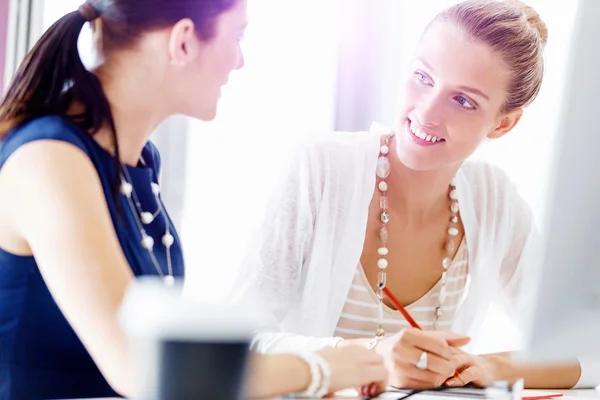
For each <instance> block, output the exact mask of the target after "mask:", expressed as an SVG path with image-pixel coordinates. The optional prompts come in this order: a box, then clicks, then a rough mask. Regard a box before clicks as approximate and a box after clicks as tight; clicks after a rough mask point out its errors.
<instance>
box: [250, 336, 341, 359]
mask: <svg viewBox="0 0 600 400" xmlns="http://www.w3.org/2000/svg"><path fill="white" fill-rule="evenodd" d="M338 341H339V339H337V338H332V337H328V338H315V337H311V336H303V335H297V334H291V333H282V332H267V331H263V332H258V333H257V334H256V335H255V337H254V340H253V341H252V346H251V347H252V350H254V351H256V352H257V353H267V354H269V353H270V354H272V353H284V352H293V351H299V350H302V351H318V350H321V349H323V348H326V347H336V346H337V344H338Z"/></svg>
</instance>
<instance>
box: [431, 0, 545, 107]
mask: <svg viewBox="0 0 600 400" xmlns="http://www.w3.org/2000/svg"><path fill="white" fill-rule="evenodd" d="M438 20H443V21H446V22H450V23H453V24H456V25H457V26H459V27H460V28H462V29H463V30H464V31H465V33H466V34H467V36H468V37H469V38H470V39H472V40H474V41H477V42H481V43H485V44H486V45H488V46H490V48H491V49H492V50H493V51H495V52H496V53H498V54H499V55H500V56H501V57H502V60H503V61H504V65H505V66H506V67H507V68H508V70H509V73H510V78H511V80H510V82H509V86H508V88H507V92H508V96H507V98H506V101H505V104H504V110H503V111H507V112H508V111H514V110H517V109H519V108H524V107H527V106H528V105H529V104H531V103H532V102H533V101H534V100H535V98H536V97H537V95H538V93H539V91H540V88H541V86H542V79H543V77H544V57H543V52H544V47H545V46H546V42H547V41H548V28H547V27H546V24H545V23H544V21H542V19H541V17H540V15H539V14H538V13H537V12H536V11H535V10H534V9H533V8H532V7H530V6H527V5H526V4H525V3H523V2H522V1H520V0H505V1H497V0H466V1H463V2H461V3H458V4H455V5H453V6H451V7H449V8H447V9H446V10H444V11H442V12H441V13H440V14H438V15H437V17H436V18H434V20H433V21H432V22H431V24H432V23H435V22H436V21H438ZM431 24H430V25H431Z"/></svg>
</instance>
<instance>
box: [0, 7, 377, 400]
mask: <svg viewBox="0 0 600 400" xmlns="http://www.w3.org/2000/svg"><path fill="white" fill-rule="evenodd" d="M86 22H91V24H92V27H93V29H94V33H95V40H96V44H97V46H98V49H99V50H101V54H102V63H101V65H100V66H98V67H97V68H95V69H94V70H93V71H88V70H87V69H86V68H85V67H84V65H83V64H82V62H81V59H80V57H79V54H78V50H77V40H78V37H79V34H80V31H81V29H82V27H83V26H84V24H85V23H86ZM245 25H246V3H245V0H203V1H200V0H111V1H109V0H89V1H88V2H87V3H85V4H84V5H83V6H81V7H80V9H79V10H78V11H76V12H73V13H70V14H68V15H65V16H64V17H63V18H61V19H60V20H59V21H57V22H56V23H55V24H54V25H53V26H52V27H51V28H50V29H49V30H48V31H47V32H46V33H45V34H44V35H43V37H42V38H41V39H40V40H39V41H38V43H37V44H36V45H35V47H34V48H33V50H32V51H31V52H30V53H29V54H28V55H27V57H26V59H25V60H24V62H23V64H22V65H21V67H20V68H19V70H18V72H17V74H16V76H15V79H14V81H13V82H12V84H11V86H10V87H9V88H8V90H7V92H6V96H5V98H4V100H3V102H2V104H1V105H0V138H1V139H2V140H3V143H2V147H1V148H0V226H2V229H1V230H0V399H2V400H3V399H45V398H76V397H77V398H84V397H106V396H115V395H117V393H118V394H120V395H123V396H135V394H136V392H137V390H138V384H137V381H136V369H137V368H136V365H135V361H134V359H133V357H132V355H131V349H130V347H129V345H128V342H127V338H126V335H125V333H124V332H123V330H122V329H121V327H120V326H119V324H118V322H117V311H118V309H119V307H120V305H121V302H122V299H123V296H124V293H125V291H126V289H127V287H128V286H129V285H130V283H131V282H132V281H133V280H134V279H135V277H138V276H146V275H154V276H159V277H162V278H163V279H164V281H165V284H172V283H173V281H174V280H175V279H178V278H182V277H183V276H184V263H183V257H182V251H181V246H180V240H179V238H178V236H177V233H176V232H175V228H174V226H173V224H172V222H171V220H170V219H169V216H168V214H167V212H166V210H165V208H164V206H163V204H162V202H161V196H160V185H159V175H160V163H161V161H160V156H159V153H158V151H157V149H156V148H155V147H154V145H153V144H152V143H151V142H149V141H148V137H149V135H150V133H151V132H152V131H153V130H154V129H155V128H156V127H157V126H158V125H159V124H160V123H161V122H162V121H163V120H164V119H166V118H167V117H169V116H170V115H173V114H184V115H188V116H192V117H196V118H199V119H202V120H211V119H213V118H214V116H215V113H216V106H217V102H218V98H219V93H220V89H221V87H222V86H223V85H224V84H225V83H226V82H227V79H228V75H229V73H230V72H231V71H232V70H234V69H237V68H241V67H242V65H243V57H242V54H241V51H240V46H239V40H240V38H241V36H242V33H243V31H244V29H245ZM311 360H312V361H311ZM315 360H316V361H315ZM314 363H318V365H319V366H320V368H317V369H316V370H319V371H321V372H322V373H321V374H319V373H314V371H315V368H314V367H315V366H314ZM253 365H254V366H255V369H254V370H253V371H252V373H251V374H250V376H251V377H252V379H251V382H249V383H250V384H249V388H250V389H249V390H250V394H251V395H255V396H270V395H278V394H283V393H290V392H303V391H308V392H309V393H308V394H314V393H317V394H321V395H323V394H326V393H328V392H331V391H335V390H338V389H342V388H345V387H348V386H355V385H356V386H360V385H365V384H370V383H372V382H379V383H381V382H383V381H384V380H385V379H386V376H387V372H386V370H385V367H384V365H383V362H382V360H381V358H380V357H379V356H377V355H376V354H375V353H374V352H369V351H367V350H364V349H360V348H354V349H351V350H346V349H344V350H338V349H327V350H325V351H322V352H317V353H311V354H310V355H309V356H306V355H305V356H300V357H299V356H294V355H274V356H256V357H255V359H254V362H253ZM328 369H330V370H331V380H330V382H329V383H330V384H329V385H328V384H327V381H328V379H326V377H325V378H323V376H322V375H323V374H325V375H327V374H326V373H325V372H326V371H327V370H328ZM311 371H312V373H311ZM319 382H320V383H322V385H321V384H319ZM371 386H373V385H371Z"/></svg>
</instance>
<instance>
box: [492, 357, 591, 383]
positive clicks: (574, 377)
mask: <svg viewBox="0 0 600 400" xmlns="http://www.w3.org/2000/svg"><path fill="white" fill-rule="evenodd" d="M482 357H483V358H484V359H486V360H487V361H489V362H490V364H491V365H492V368H493V371H494V373H493V376H494V380H513V379H519V378H522V379H524V381H525V387H526V388H528V389H571V388H572V387H574V386H575V385H576V384H577V382H578V381H579V378H580V376H581V366H580V364H579V362H578V361H577V360H575V361H573V362H566V363H555V364H532V363H524V362H521V361H518V360H516V359H515V357H514V353H497V354H487V355H483V356H482Z"/></svg>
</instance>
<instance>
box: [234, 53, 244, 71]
mask: <svg viewBox="0 0 600 400" xmlns="http://www.w3.org/2000/svg"><path fill="white" fill-rule="evenodd" d="M244 63H245V60H244V53H243V52H242V50H240V54H239V56H238V60H237V64H236V66H235V69H242V68H243V67H244Z"/></svg>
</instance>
